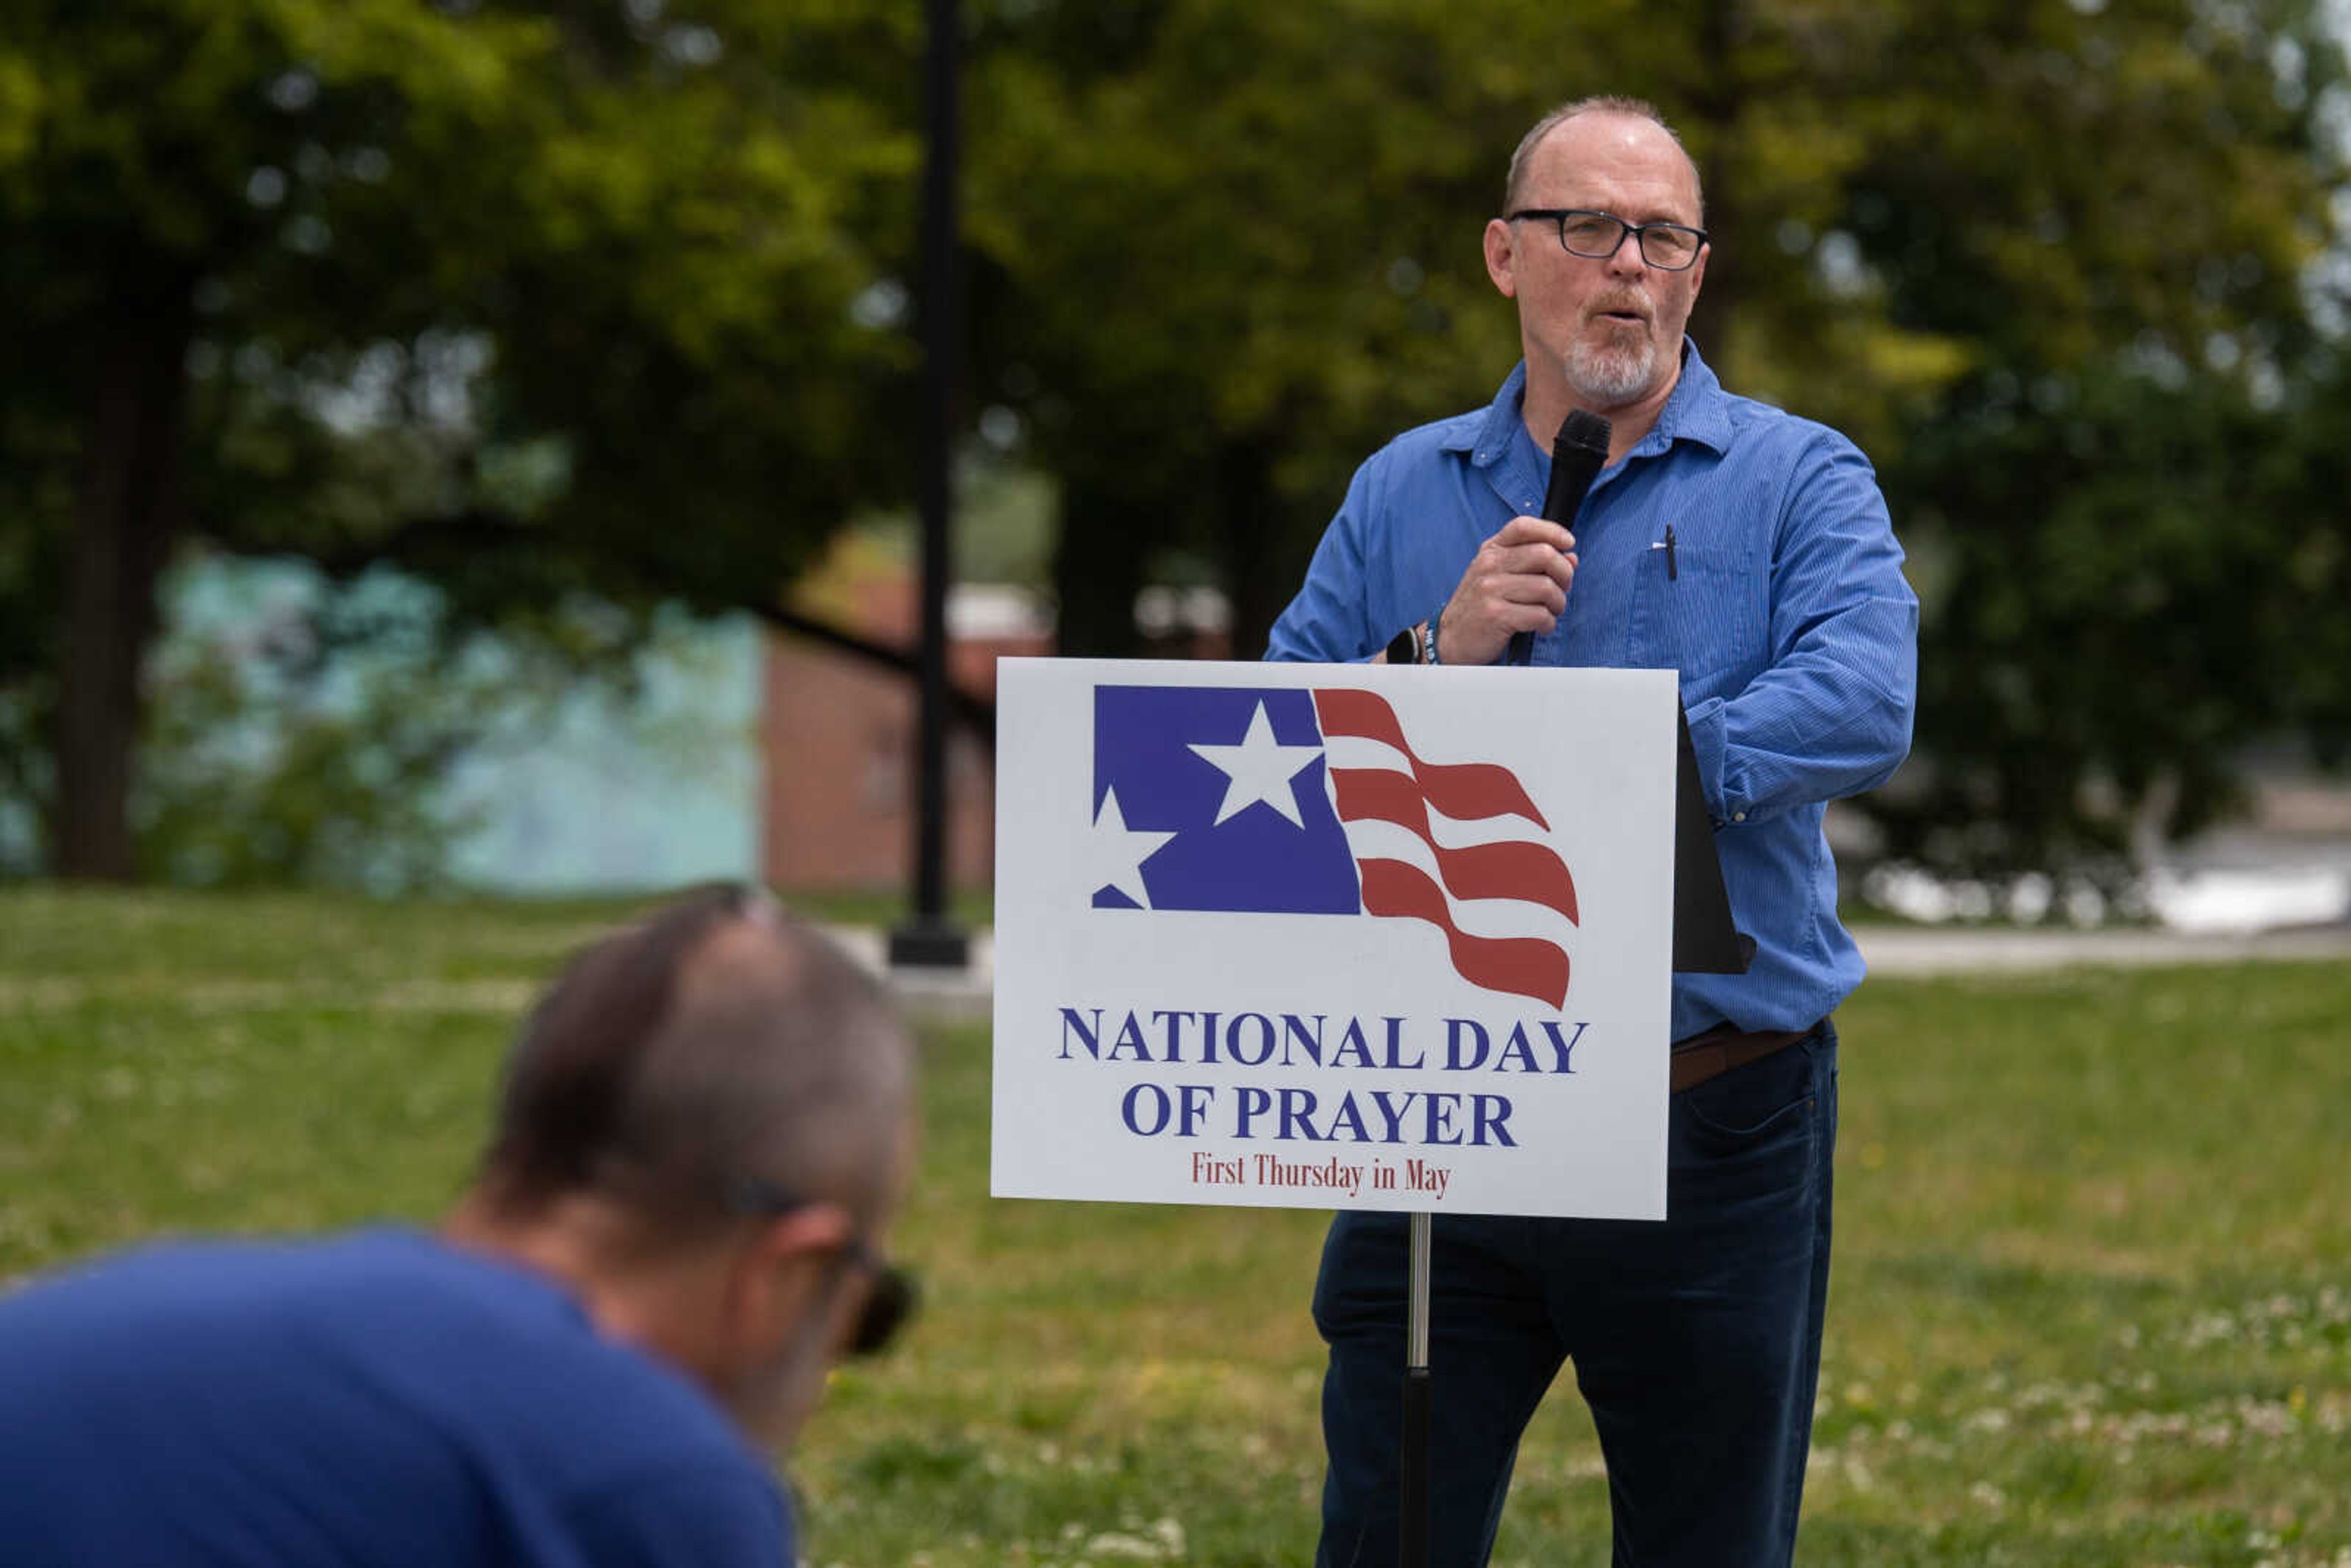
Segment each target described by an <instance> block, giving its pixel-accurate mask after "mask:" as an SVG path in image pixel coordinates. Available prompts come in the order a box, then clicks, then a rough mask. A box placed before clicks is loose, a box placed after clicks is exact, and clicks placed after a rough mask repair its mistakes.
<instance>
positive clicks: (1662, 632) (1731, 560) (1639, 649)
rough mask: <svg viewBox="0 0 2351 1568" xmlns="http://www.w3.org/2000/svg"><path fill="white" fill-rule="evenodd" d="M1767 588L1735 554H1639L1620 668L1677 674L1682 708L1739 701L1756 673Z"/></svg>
mask: <svg viewBox="0 0 2351 1568" xmlns="http://www.w3.org/2000/svg"><path fill="white" fill-rule="evenodd" d="M1669 568H1670V570H1668V569H1669ZM1769 586H1770V585H1769V580H1768V578H1767V576H1766V574H1765V570H1764V568H1763V567H1762V565H1761V563H1760V562H1757V561H1755V560H1752V559H1750V558H1749V557H1748V556H1746V555H1745V554H1743V553H1741V552H1740V551H1738V550H1735V549H1723V548H1721V547H1719V546H1715V545H1704V544H1700V545H1692V544H1684V543H1682V542H1680V541H1678V540H1677V541H1676V542H1675V546H1674V548H1673V549H1671V550H1670V551H1668V550H1667V549H1663V548H1662V547H1658V548H1653V549H1646V550H1643V551H1642V552H1641V559H1640V561H1639V563H1638V565H1637V567H1636V569H1635V572H1634V575H1633V616H1632V624H1631V631H1630V644H1629V646H1628V647H1627V648H1626V650H1625V663H1626V664H1629V665H1631V666H1632V667H1633V668H1635V669H1641V670H1678V671H1680V672H1681V677H1682V702H1683V704H1684V705H1685V706H1689V707H1696V706H1698V704H1700V703H1702V702H1704V701H1706V700H1707V699H1708V698H1709V697H1717V696H1719V697H1726V698H1728V697H1733V696H1736V695H1739V694H1740V692H1741V691H1744V690H1745V689H1746V687H1747V684H1748V683H1749V682H1750V681H1751V680H1753V679H1754V678H1755V677H1756V676H1757V675H1758V674H1761V673H1762V670H1763V664H1764V653H1765V644H1764V632H1765V621H1766V615H1765V596H1766V594H1767V592H1768V591H1769Z"/></svg>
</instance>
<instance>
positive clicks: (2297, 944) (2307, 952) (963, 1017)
mask: <svg viewBox="0 0 2351 1568" xmlns="http://www.w3.org/2000/svg"><path fill="white" fill-rule="evenodd" d="M832 935H833V936H834V937H836V938H837V939H838V940H839V941H840V942H841V945H842V946H844V947H846V948H847V949H848V950H849V952H850V954H851V955H852V956H853V957H855V958H856V959H857V960H858V961H859V962H860V963H862V964H863V965H864V966H865V967H867V968H868V969H871V970H874V971H876V972H878V971H880V969H881V968H882V966H883V954H884V953H885V952H886V951H887V943H886V939H885V937H884V936H883V933H882V932H880V931H878V930H875V929H873V928H872V927H870V926H838V927H835V928H834V929H833V932H832ZM1854 935H1855V937H1856V938H1857V939H1858V940H1859V941H1860V943H1861V951H1862V956H1864V957H1865V958H1866V959H1867V960H1868V961H1869V967H1870V972H1871V973H1872V974H1876V975H1965V974H2014V973H2020V972H2025V971H2033V970H2050V969H2064V968H2072V967H2092V968H2147V967H2162V966H2167V965H2174V964H2235V963H2248V962H2268V961H2309V960H2326V959H2333V960H2335V961H2337V962H2351V924H2346V925H2324V926H2307V927H2302V928H2299V929H2294V930H2285V931H2271V932H2264V933H2262V934H2261V935H2259V936H2196V935H2188V934H2183V933H2179V932H2173V931H2163V930H2156V929H2134V930H2116V931H2067V930H2041V931H2034V930H2023V929H2015V928H2002V929H2000V930H1984V929H1968V928H1964V927H1949V926H1934V925H1864V926H1862V927H1860V928H1858V929H1857V930H1855V933H1854ZM995 959H996V940H995V934H994V933H993V932H990V931H980V932H977V933H975V934H974V935H973V937H972V963H971V967H970V968H969V969H968V970H966V971H963V972H960V973H925V972H922V971H914V970H900V971H898V972H897V973H895V974H893V975H892V976H891V977H890V985H891V989H892V990H893V992H895V993H896V994H897V996H898V998H899V1000H900V1002H901V1003H902V1004H903V1005H904V1007H905V1008H906V1009H908V1010H909V1011H910V1012H914V1013H915V1014H918V1015H919V1016H921V1017H924V1018H933V1019H946V1020H951V1021H959V1022H960V1021H975V1020H976V1021H983V1022H984V1021H986V1019H987V1017H988V1009H989V1004H990V1000H991V998H992V994H993V983H994V979H995Z"/></svg>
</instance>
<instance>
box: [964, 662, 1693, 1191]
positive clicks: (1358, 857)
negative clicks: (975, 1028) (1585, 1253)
mask: <svg viewBox="0 0 2351 1568" xmlns="http://www.w3.org/2000/svg"><path fill="white" fill-rule="evenodd" d="M1675 691H1676V688H1675V676H1674V674H1673V673H1672V672H1671V671H1655V670H1556V669H1510V670H1499V669H1474V670H1472V669H1462V670H1454V669H1422V668H1400V669H1389V668H1386V667H1384V666H1377V665H1309V664H1198V663H1133V662H1123V661H1122V662H1110V661H1089V660H1051V659H1008V660H1006V661H1005V662H1004V663H1003V664H1001V665H1000V666H999V675H998V695H997V724H998V729H997V735H998V741H997V758H998V777H997V869H996V1035H995V1052H996V1061H995V1099H996V1104H995V1133H994V1166H993V1176H992V1184H991V1186H992V1190H993V1191H994V1193H995V1194H996V1195H997V1196H998V1197H1054V1198H1099V1199H1105V1200H1118V1201H1131V1202H1148V1203H1211V1204H1238V1205H1250V1206H1257V1207H1290V1208H1367V1209H1373V1208H1375V1209H1404V1210H1413V1209H1428V1210H1434V1211H1437V1212H1455V1213H1473V1214H1526V1215H1561V1216H1589V1217H1597V1218H1633V1219H1641V1218H1646V1219H1660V1218H1664V1217H1665V1211H1666V1096H1667V1029H1668V1022H1667V1006H1668V988H1669V983H1670V982H1669V975H1668V968H1667V966H1668V964H1669V963H1670V961H1671V955H1672V946H1673V942H1672V924H1673V911H1672V903H1673V883H1674V877H1673V810H1674V765H1675V755H1676V728H1675Z"/></svg>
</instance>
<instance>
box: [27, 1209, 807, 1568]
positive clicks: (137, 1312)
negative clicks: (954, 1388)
mask: <svg viewBox="0 0 2351 1568" xmlns="http://www.w3.org/2000/svg"><path fill="white" fill-rule="evenodd" d="M0 1557H5V1559H6V1561H7V1562H9V1563H12V1564H14V1563H22V1564H26V1565H27V1568H32V1565H40V1568H48V1565H51V1564H57V1565H59V1568H64V1565H68V1564H70V1565H75V1568H79V1565H82V1564H89V1568H128V1565H131V1564H137V1565H139V1568H173V1565H176V1564H182V1563H191V1564H193V1563H204V1564H207V1565H228V1564H243V1563H253V1564H264V1563H266V1564H271V1565H277V1564H288V1563H300V1564H304V1565H306V1568H308V1565H313V1564H318V1565H326V1564H346V1563H348V1564H362V1563H364V1564H381V1568H418V1565H421V1564H426V1563H430V1564H433V1565H434V1568H467V1565H470V1564H475V1563H480V1564H485V1565H487V1564H493V1563H496V1564H513V1565H522V1568H589V1565H590V1564H595V1565H603V1564H622V1563H626V1564H646V1565H661V1568H669V1565H672V1564H674V1565H677V1568H684V1565H686V1564H694V1565H695V1568H738V1565H744V1568H747V1565H753V1564H756V1565H758V1568H789V1564H790V1563H792V1561H793V1553H792V1547H791V1521H790V1517H789V1511H788V1510H787V1508H786V1506H785V1503H784V1500H783V1497H782V1495H781V1493H780V1492H779V1491H778V1488H777V1486H776V1483H775V1480H774V1479H773V1477H772V1475H771V1474H770V1473H769V1470H768V1467H767V1465H766V1463H765V1462H764V1461H763V1459H762V1458H761V1457H760V1455H759V1454H758V1452H757V1451H756V1450H755V1449H754V1448H752V1447H751V1446H750V1444H749V1443H748V1442H747V1440H746V1439H745V1438H744V1437H741V1436H740V1435H739V1434H738V1433H737V1430H736V1428H735V1427H733V1426H731V1425H730V1424H729V1423H728V1421H727V1420H726V1416H724V1414H723V1413H722V1412H721V1411H720V1410H719V1408H718V1407H717V1406H716V1405H715V1404H714V1403H713V1402H712V1401H711V1400H710V1398H709V1397H708V1396H706V1395H705V1394H704V1393H703V1392H702V1391H701V1390H700V1389H698V1388H697V1387H695V1385H693V1384H691V1383H689V1382H688V1381H686V1379H685V1378H684V1376H683V1375H680V1374H679V1373H677V1372H674V1371H673V1370H672V1369H670V1368H669V1367H667V1366H666V1365H664V1364H662V1363H660V1362H658V1361H656V1360H654V1359H653V1358H652V1357H651V1356H649V1355H647V1354H644V1353H643V1352H640V1351H638V1350H635V1349H632V1348H631V1347H629V1346H627V1345H624V1344H622V1343H618V1342H616V1341H614V1340H611V1339H609V1338H606V1337H605V1336H604V1335H603V1334H601V1333H599V1332H598V1331H597V1329H596V1328H595V1326H594V1325H593V1324H592V1323H591V1322H590V1321H589V1319H588V1317H587V1315H586V1313H585V1312H583V1311H582V1310H581V1308H580V1305H579V1303H578V1302H577V1301H574V1300H573V1299H572V1298H571V1297H570V1296H569V1295H567V1294H566V1293H565V1292H564V1291H562V1290H560V1289H559V1288H558V1287H557V1286H556V1285H554V1284H553V1283H551V1282H550V1281H547V1280H545V1279H543V1278H541V1277H539V1276H538V1275H535V1274H532V1273H529V1272H528V1271H526V1270H522V1269H520V1268H517V1267H512V1266H508V1265H506V1264H502V1263H500V1262H497V1261H495V1260H490V1259H487V1258H484V1257H480V1256H477V1255H475V1254H473V1253H470V1252H466V1251H463V1250H460V1249H455V1248H452V1247H449V1246H446V1245H444V1244H443V1243H441V1242H439V1241H436V1240H434V1239H432V1238H430V1237H427V1236H424V1235H422V1234H419V1233H416V1232H413V1231H407V1230H396V1229H383V1230H369V1231H362V1232H357V1233H354V1234H350V1235H348V1236H342V1237H336V1238H330V1239H325V1240H320V1241H311V1242H301V1243H290V1244H274V1245H273V1244H225V1243H199V1244H178V1245H172V1246H162V1247H155V1248H151V1249H144V1250H141V1251H138V1252H134V1253H131V1254H128V1255H124V1256H121V1257H118V1258H113V1259H110V1260H103V1261H101V1262H99V1263H98V1264H96V1265H94V1266H92V1267H89V1268H87V1269H84V1270H78V1271H75V1272H71V1273H68V1274H65V1275H60V1276H57V1277H54V1278H51V1279H48V1280H45V1281H39V1282H37V1283H35V1284H33V1285H31V1286H30V1287H29V1288H26V1289H25V1290H23V1291H18V1292H17V1293H16V1294H13V1295H8V1296H5V1297H0Z"/></svg>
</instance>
